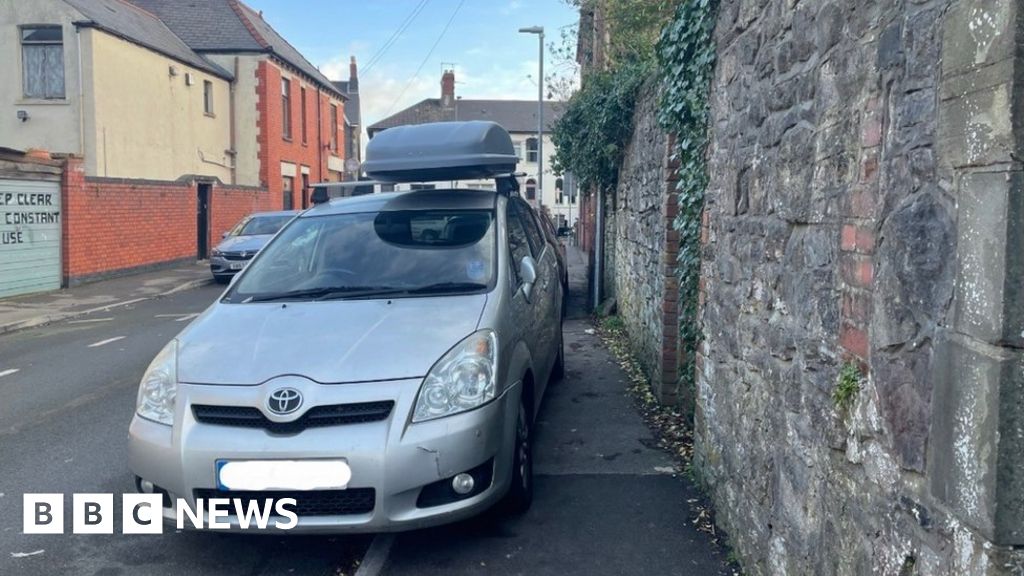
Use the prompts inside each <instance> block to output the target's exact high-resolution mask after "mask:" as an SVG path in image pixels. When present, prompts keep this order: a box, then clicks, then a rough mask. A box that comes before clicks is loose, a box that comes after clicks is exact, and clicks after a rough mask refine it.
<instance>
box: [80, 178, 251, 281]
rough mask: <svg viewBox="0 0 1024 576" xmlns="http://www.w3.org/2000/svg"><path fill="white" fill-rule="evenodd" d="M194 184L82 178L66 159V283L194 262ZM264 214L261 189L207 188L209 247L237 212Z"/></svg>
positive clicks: (237, 216) (195, 249)
mask: <svg viewBox="0 0 1024 576" xmlns="http://www.w3.org/2000/svg"><path fill="white" fill-rule="evenodd" d="M196 188H197V187H196V184H195V183H181V182H164V181H154V180H131V179H116V178H86V177H85V174H84V171H83V169H82V161H81V160H80V159H77V158H71V159H69V160H68V161H67V164H66V166H65V172H64V183H63V200H62V202H63V213H64V222H63V235H64V240H63V245H64V259H63V260H64V279H65V284H68V285H74V284H78V283H81V282H82V281H87V280H90V279H96V278H101V277H105V276H116V275H118V274H121V273H127V272H130V271H133V270H137V269H140V268H145V267H150V266H153V267H156V266H160V265H164V264H170V263H175V262H182V261H186V262H187V261H189V260H194V259H195V258H196V253H197V246H196V194H197V191H196ZM268 209H271V202H270V196H269V195H268V194H267V192H266V191H265V190H261V189H256V188H247V187H232V186H222V185H219V184H214V185H213V187H212V190H211V195H210V206H209V218H210V243H209V246H210V247H211V248H212V247H213V246H216V244H217V243H218V242H219V241H220V236H221V234H222V233H223V232H224V231H226V230H228V229H230V228H231V226H233V225H234V224H235V223H236V222H238V220H239V219H241V218H242V217H243V216H244V215H246V214H248V213H250V212H254V211H258V210H268Z"/></svg>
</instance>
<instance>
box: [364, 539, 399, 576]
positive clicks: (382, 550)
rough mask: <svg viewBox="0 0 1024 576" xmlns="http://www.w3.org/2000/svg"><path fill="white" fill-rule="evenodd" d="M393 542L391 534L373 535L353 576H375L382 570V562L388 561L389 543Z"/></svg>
mask: <svg viewBox="0 0 1024 576" xmlns="http://www.w3.org/2000/svg"><path fill="white" fill-rule="evenodd" d="M394 542H395V536H394V535H393V534H378V535H376V536H374V537H373V542H371V543H370V549H369V550H367V551H366V556H363V561H362V562H360V563H359V569H357V570H356V573H355V576H377V575H378V574H380V573H381V572H382V571H383V570H384V564H386V563H387V561H388V553H389V552H391V545H392V544H394Z"/></svg>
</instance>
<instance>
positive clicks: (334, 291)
mask: <svg viewBox="0 0 1024 576" xmlns="http://www.w3.org/2000/svg"><path fill="white" fill-rule="evenodd" d="M386 292H402V290H398V289H395V288H389V287H387V286H322V287H320V288H306V289H303V290H287V291H284V292H271V293H268V294H257V295H256V296H250V297H249V298H246V299H245V300H243V301H242V302H243V303H247V302H274V301H277V300H303V299H309V300H330V299H332V298H345V297H350V296H363V295H368V294H378V293H386Z"/></svg>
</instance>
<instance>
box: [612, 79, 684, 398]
mask: <svg viewBox="0 0 1024 576" xmlns="http://www.w3.org/2000/svg"><path fill="white" fill-rule="evenodd" d="M659 86H660V85H659V84H658V83H657V82H656V81H654V80H650V81H648V82H647V83H645V84H644V85H643V87H642V88H641V89H640V92H639V94H638V97H637V104H636V110H635V111H634V115H633V134H632V136H631V138H630V141H629V143H628V145H627V147H626V150H625V153H624V158H623V161H622V164H621V165H620V167H619V180H618V185H617V186H616V189H615V190H614V191H610V192H608V193H606V194H605V195H604V196H603V204H604V226H603V228H604V235H603V238H604V241H605V245H604V250H603V252H604V260H603V261H604V269H603V272H602V276H603V294H604V298H615V299H616V304H617V308H618V316H619V318H620V319H621V320H622V322H623V325H624V327H625V330H626V333H627V335H628V337H629V341H630V345H631V346H632V349H633V352H634V354H635V355H636V356H637V358H638V359H639V360H640V362H641V365H642V366H643V368H644V371H645V372H646V374H647V376H648V378H649V379H650V382H651V388H652V391H653V392H654V393H655V395H656V396H657V397H658V398H659V399H660V400H661V401H662V402H663V403H668V404H680V403H682V405H683V407H684V408H687V409H690V408H692V394H682V393H681V390H680V386H679V347H678V342H679V321H678V300H679V282H678V280H677V279H676V257H677V255H678V252H679V248H678V247H679V234H678V233H677V232H676V231H675V230H674V229H673V226H672V222H673V219H674V218H675V215H676V212H677V206H676V196H675V175H674V170H673V169H672V168H671V167H670V166H669V165H668V157H669V155H668V146H669V142H668V140H669V139H668V136H667V135H666V134H665V133H664V132H663V131H662V130H661V128H660V126H659V125H658V120H657V110H658V102H659V99H660V98H661V92H660V90H659Z"/></svg>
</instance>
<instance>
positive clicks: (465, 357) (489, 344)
mask: <svg viewBox="0 0 1024 576" xmlns="http://www.w3.org/2000/svg"><path fill="white" fill-rule="evenodd" d="M497 372H498V337H497V335H495V333H494V331H493V330H480V331H479V332H474V333H473V334H470V335H469V336H468V337H467V338H465V339H464V340H462V341H461V342H459V343H458V344H456V345H455V347H454V348H452V349H451V350H449V351H448V352H447V353H446V354H445V355H444V356H442V357H441V359H440V360H438V361H437V363H436V364H434V367H433V368H431V369H430V372H429V373H427V377H426V378H424V379H423V384H422V385H421V386H420V394H419V397H418V398H417V399H416V409H415V410H413V416H412V421H413V422H423V421H424V420H432V419H434V418H441V417H442V416H450V415H452V414H458V413H459V412H465V411H467V410H472V409H473V408H476V407H478V406H482V405H483V404H486V403H488V402H490V401H491V400H493V399H494V398H495V396H497V394H498V384H497Z"/></svg>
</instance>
